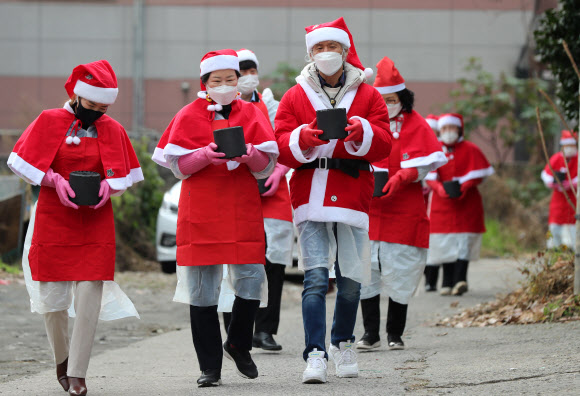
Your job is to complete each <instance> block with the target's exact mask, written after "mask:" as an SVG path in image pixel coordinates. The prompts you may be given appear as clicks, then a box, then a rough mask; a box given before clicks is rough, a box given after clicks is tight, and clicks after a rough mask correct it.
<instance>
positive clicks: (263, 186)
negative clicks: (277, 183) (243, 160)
mask: <svg viewBox="0 0 580 396" xmlns="http://www.w3.org/2000/svg"><path fill="white" fill-rule="evenodd" d="M266 180H268V178H265V179H258V190H259V191H260V195H262V194H264V193H265V192H267V191H268V190H270V187H272V186H271V185H270V186H269V187H266Z"/></svg>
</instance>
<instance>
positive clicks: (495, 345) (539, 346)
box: [0, 260, 580, 396]
mask: <svg viewBox="0 0 580 396" xmlns="http://www.w3.org/2000/svg"><path fill="white" fill-rule="evenodd" d="M516 266H517V264H516V263H515V262H513V261H506V260H482V261H480V262H478V263H476V264H475V265H473V266H472V268H471V270H470V288H471V289H472V290H471V291H470V292H469V293H468V294H467V295H466V296H464V297H461V298H454V297H441V296H439V295H436V294H433V293H424V292H423V291H422V290H420V291H419V292H418V293H417V296H416V297H415V298H414V300H413V301H412V304H411V307H410V310H409V321H408V326H407V331H406V333H405V336H404V337H403V338H404V340H405V343H406V344H407V346H408V347H407V349H406V350H404V351H388V350H386V349H385V348H381V349H379V350H377V351H373V352H368V353H361V354H359V366H360V377H359V378H355V379H339V378H336V377H335V376H334V375H333V373H334V370H333V368H332V364H331V365H330V369H329V374H330V375H329V382H328V383H327V384H324V385H303V384H302V383H301V382H300V379H301V374H302V371H303V369H304V366H305V363H304V362H303V361H302V359H301V351H302V348H303V330H302V321H301V312H300V287H299V286H298V285H295V284H290V283H287V284H286V285H285V288H286V290H285V293H284V300H283V314H282V323H281V331H280V334H279V335H278V336H277V340H278V341H279V342H280V343H281V344H282V345H283V346H284V350H283V351H282V352H281V353H266V352H261V351H253V356H254V359H255V361H256V363H257V365H258V368H259V370H260V376H259V377H258V379H256V380H246V379H243V378H241V377H239V376H238V375H237V374H236V373H235V371H234V365H233V363H232V362H230V361H228V360H224V368H223V371H222V378H223V381H224V385H223V386H221V387H219V388H213V389H208V388H206V389H198V388H197V387H196V386H195V380H196V378H197V376H198V366H197V361H196V359H195V354H194V350H193V346H192V343H191V335H190V332H189V329H187V328H185V329H183V330H178V331H171V332H168V333H165V334H162V335H160V336H157V337H153V338H148V339H145V340H142V341H137V342H134V343H132V344H130V345H128V346H124V347H119V348H116V349H109V350H106V351H104V352H101V353H98V354H96V356H94V357H93V359H92V360H91V366H90V368H89V378H88V379H87V384H88V387H89V394H90V395H189V394H191V395H194V394H195V395H199V394H208V395H232V394H235V395H237V396H242V395H307V394H308V395H310V394H313V392H316V393H321V394H322V393H323V394H328V395H347V396H348V395H367V396H369V395H390V394H395V395H398V394H403V393H409V394H417V395H432V394H466V395H479V394H482V395H483V394H485V395H488V394H493V395H495V394H510V395H513V394H534V395H546V394H558V395H568V394H570V395H572V394H576V395H578V394H579V393H580V392H579V391H580V364H579V363H580V357H579V356H578V353H579V352H580V322H576V323H568V324H544V325H528V326H504V327H495V328H467V329H451V328H442V327H432V326H429V325H428V323H426V322H432V321H434V320H436V319H437V318H438V317H444V316H446V315H449V314H452V313H454V312H457V311H458V310H459V309H461V308H462V307H467V306H471V305H474V304H477V303H479V302H482V301H487V300H490V299H492V298H493V296H494V295H495V294H496V293H498V292H502V291H506V290H510V289H511V288H513V287H515V286H516V285H517V282H518V280H519V276H518V272H517V270H516ZM329 297H330V298H329V304H328V313H327V316H328V322H329V323H330V320H331V317H332V308H333V306H334V303H333V299H332V297H334V295H331V296H329ZM454 301H459V306H458V307H457V308H453V307H451V306H450V304H451V303H452V302H454ZM168 304H170V303H169V302H168ZM173 304H175V303H173ZM385 304H386V299H384V300H383V306H382V307H383V315H382V316H383V318H384V316H385V315H384V314H385V313H386V306H385ZM148 314H153V313H151V312H149V313H148ZM183 315H184V318H186V315H187V310H186V307H185V306H184V307H183ZM384 325H385V324H384V322H383V323H382V324H381V326H382V327H383V328H384ZM107 326H111V328H112V327H114V326H115V322H112V323H103V324H102V325H101V326H100V331H105V332H106V330H107ZM328 330H329V329H328ZM361 334H362V324H361V323H360V320H359V322H358V323H357V329H356V335H357V336H359V337H360V335H361ZM54 377H55V375H54V372H53V370H52V369H51V370H47V371H42V372H40V373H37V374H33V375H26V376H22V377H20V378H18V379H16V380H12V381H8V382H4V383H1V384H0V394H3V395H4V394H5V395H63V394H64V392H62V390H61V389H60V388H59V386H58V384H57V382H56V379H55V378H54Z"/></svg>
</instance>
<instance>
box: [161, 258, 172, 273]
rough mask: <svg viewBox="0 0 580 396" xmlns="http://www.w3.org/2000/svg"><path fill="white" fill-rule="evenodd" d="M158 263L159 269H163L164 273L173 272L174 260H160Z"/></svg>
mask: <svg viewBox="0 0 580 396" xmlns="http://www.w3.org/2000/svg"><path fill="white" fill-rule="evenodd" d="M160 264H161V271H163V272H164V273H165V274H173V273H175V261H162V262H161V263H160Z"/></svg>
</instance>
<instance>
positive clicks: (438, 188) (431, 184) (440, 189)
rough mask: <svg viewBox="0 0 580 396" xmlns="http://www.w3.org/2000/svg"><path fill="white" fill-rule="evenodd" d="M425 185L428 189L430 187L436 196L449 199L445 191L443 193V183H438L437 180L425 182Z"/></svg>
mask: <svg viewBox="0 0 580 396" xmlns="http://www.w3.org/2000/svg"><path fill="white" fill-rule="evenodd" d="M427 185H428V186H429V187H431V189H432V190H433V191H435V193H436V194H437V195H439V196H440V197H441V198H449V195H448V194H447V191H445V188H444V187H443V183H441V182H440V181H437V180H427Z"/></svg>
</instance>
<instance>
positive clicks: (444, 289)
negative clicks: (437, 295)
mask: <svg viewBox="0 0 580 396" xmlns="http://www.w3.org/2000/svg"><path fill="white" fill-rule="evenodd" d="M454 276H455V263H448V264H443V283H441V295H442V296H449V295H450V294H451V289H452V288H453V285H454V283H453V278H454Z"/></svg>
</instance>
